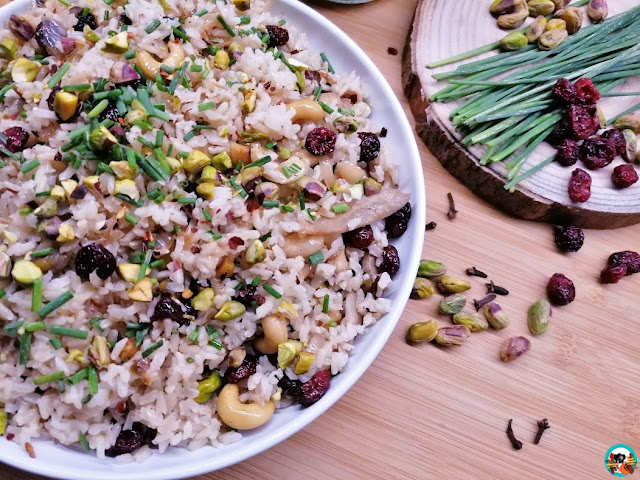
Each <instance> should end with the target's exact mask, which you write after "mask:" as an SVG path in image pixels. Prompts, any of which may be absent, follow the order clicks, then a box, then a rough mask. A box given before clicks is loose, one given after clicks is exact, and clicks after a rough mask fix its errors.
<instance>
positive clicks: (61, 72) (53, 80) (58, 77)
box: [47, 63, 71, 88]
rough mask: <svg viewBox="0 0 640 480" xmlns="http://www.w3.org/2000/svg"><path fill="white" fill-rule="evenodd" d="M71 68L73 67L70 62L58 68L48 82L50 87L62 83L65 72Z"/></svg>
mask: <svg viewBox="0 0 640 480" xmlns="http://www.w3.org/2000/svg"><path fill="white" fill-rule="evenodd" d="M70 68H71V64H70V63H64V64H62V65H61V66H60V68H58V71H57V72H56V73H55V74H54V75H53V76H52V77H51V78H50V79H49V81H48V82H47V86H48V87H49V88H53V87H55V86H56V85H58V83H60V80H62V77H64V76H65V74H66V73H67V72H68V71H69V69H70Z"/></svg>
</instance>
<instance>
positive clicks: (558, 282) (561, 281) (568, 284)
mask: <svg viewBox="0 0 640 480" xmlns="http://www.w3.org/2000/svg"><path fill="white" fill-rule="evenodd" d="M547 296H548V297H549V301H550V302H551V303H552V304H554V305H558V306H563V305H569V304H570V303H571V302H573V301H574V300H575V298H576V287H575V286H574V285H573V282H572V281H571V280H569V279H568V278H567V277H565V276H564V275H563V274H561V273H554V274H553V276H552V277H551V278H550V279H549V283H547Z"/></svg>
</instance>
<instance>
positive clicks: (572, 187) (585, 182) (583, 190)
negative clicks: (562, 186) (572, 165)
mask: <svg viewBox="0 0 640 480" xmlns="http://www.w3.org/2000/svg"><path fill="white" fill-rule="evenodd" d="M569 198H570V199H571V200H572V201H574V202H586V201H587V200H589V198H591V175H589V174H588V173H587V172H585V171H584V170H582V169H581V168H576V169H575V170H574V171H573V173H571V179H570V180H569Z"/></svg>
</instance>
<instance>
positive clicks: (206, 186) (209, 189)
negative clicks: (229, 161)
mask: <svg viewBox="0 0 640 480" xmlns="http://www.w3.org/2000/svg"><path fill="white" fill-rule="evenodd" d="M205 168H206V167H205ZM196 193H197V194H198V195H200V196H201V197H202V198H204V199H205V200H213V198H214V197H215V193H216V185H215V183H211V182H205V183H201V184H200V185H198V186H197V187H196Z"/></svg>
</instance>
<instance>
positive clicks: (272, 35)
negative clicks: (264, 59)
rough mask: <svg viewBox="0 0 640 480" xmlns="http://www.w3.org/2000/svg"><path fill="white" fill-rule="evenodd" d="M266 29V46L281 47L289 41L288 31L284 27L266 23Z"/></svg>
mask: <svg viewBox="0 0 640 480" xmlns="http://www.w3.org/2000/svg"><path fill="white" fill-rule="evenodd" d="M266 29H267V33H268V34H269V42H268V43H267V48H275V47H281V46H283V45H286V43H287V42H288V41H289V32H288V31H287V29H286V28H282V27H281V26H279V25H267V26H266Z"/></svg>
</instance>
